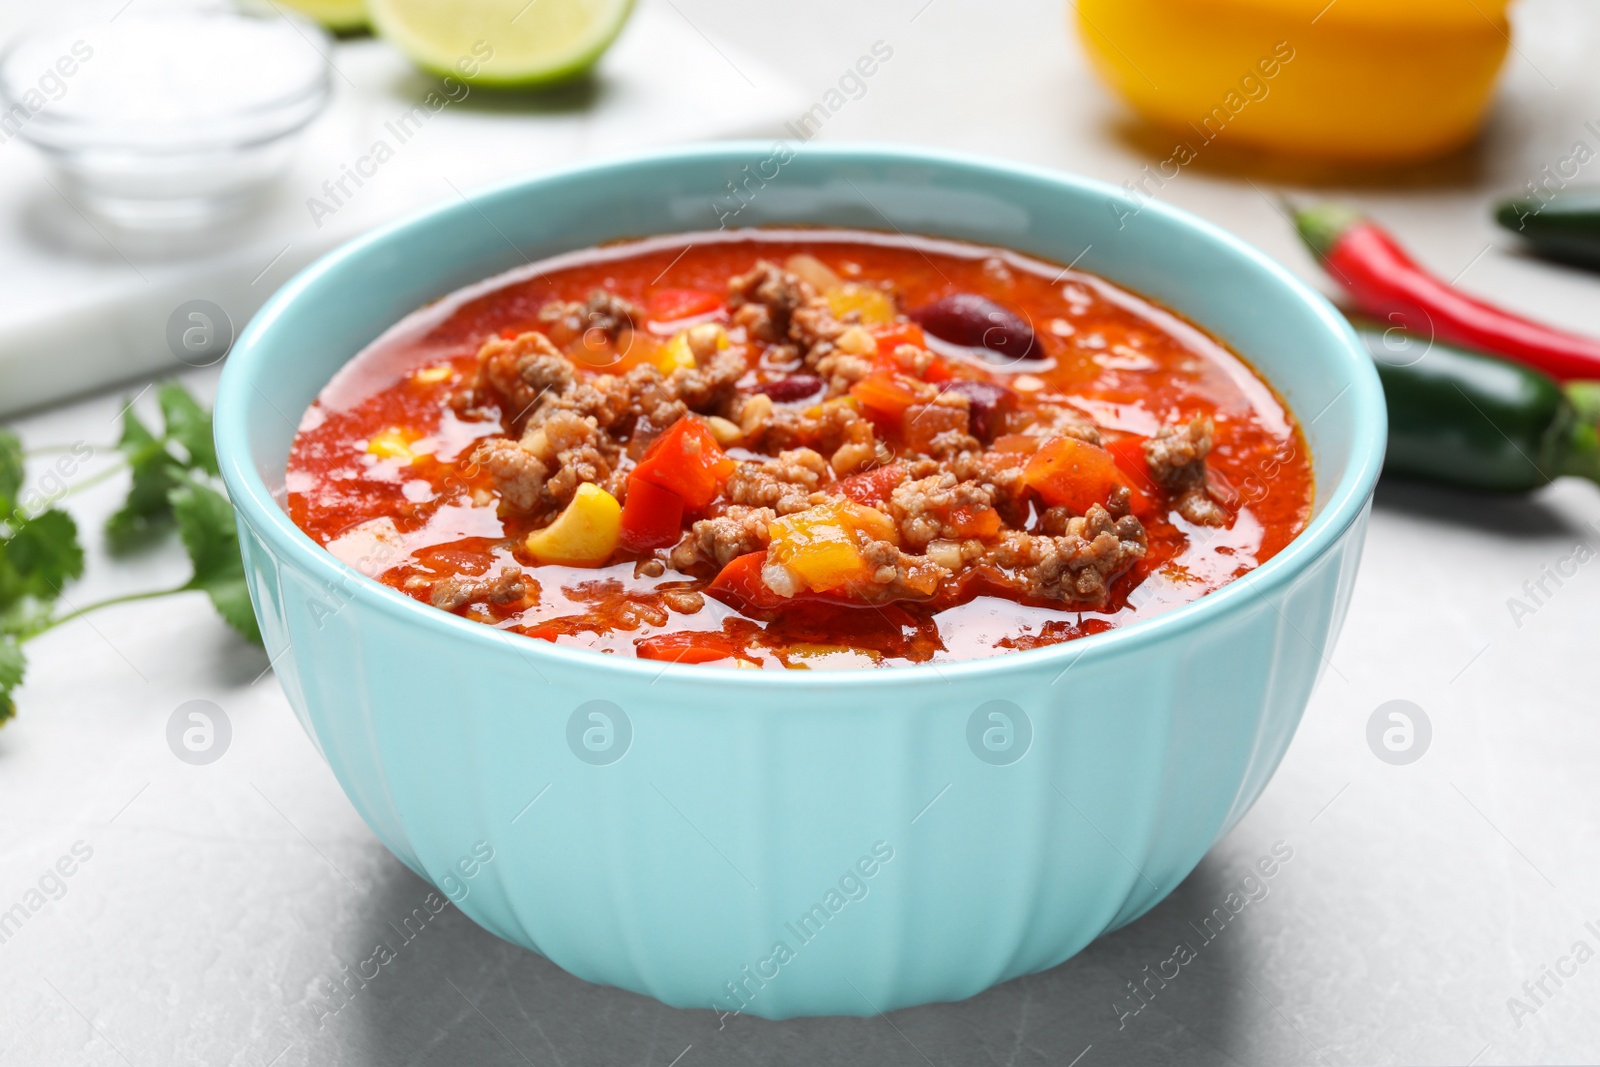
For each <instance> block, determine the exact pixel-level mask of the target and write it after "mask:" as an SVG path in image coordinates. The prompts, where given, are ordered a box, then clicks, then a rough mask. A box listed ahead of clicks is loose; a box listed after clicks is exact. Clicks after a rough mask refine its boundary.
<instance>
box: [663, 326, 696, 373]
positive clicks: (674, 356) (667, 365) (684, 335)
mask: <svg viewBox="0 0 1600 1067" xmlns="http://www.w3.org/2000/svg"><path fill="white" fill-rule="evenodd" d="M655 365H656V366H657V367H659V368H660V369H661V373H662V374H671V373H672V372H673V371H675V370H682V369H684V368H686V367H692V366H694V352H693V350H691V349H690V348H689V331H688V330H679V331H678V332H677V333H675V334H673V335H672V340H670V341H668V342H667V343H666V344H664V345H662V346H661V350H660V351H658V352H657V353H656V356H655Z"/></svg>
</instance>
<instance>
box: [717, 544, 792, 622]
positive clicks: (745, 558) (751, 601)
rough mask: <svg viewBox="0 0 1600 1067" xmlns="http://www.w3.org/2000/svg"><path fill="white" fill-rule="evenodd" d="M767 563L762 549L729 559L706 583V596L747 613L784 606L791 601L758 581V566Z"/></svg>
mask: <svg viewBox="0 0 1600 1067" xmlns="http://www.w3.org/2000/svg"><path fill="white" fill-rule="evenodd" d="M766 562H767V554H766V552H764V551H763V552H747V553H745V554H744V555H742V556H738V557H736V558H734V559H732V560H730V561H729V562H728V564H727V566H725V567H723V568H722V570H721V571H720V572H718V574H717V576H716V578H714V579H712V581H711V584H710V585H708V586H706V590H705V592H706V596H709V597H710V598H711V599H713V600H719V601H721V602H722V603H724V604H726V605H728V606H729V607H730V608H733V609H734V610H735V611H742V612H745V613H746V614H749V613H750V612H752V611H772V610H774V609H776V608H781V607H783V606H784V605H785V604H788V603H790V601H789V600H787V599H785V598H783V597H781V596H779V595H778V594H777V593H774V592H773V591H772V590H771V589H768V588H767V584H766V583H765V582H763V581H762V580H761V568H762V566H763V565H764V564H765V563H766Z"/></svg>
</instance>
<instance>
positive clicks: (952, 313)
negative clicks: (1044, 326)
mask: <svg viewBox="0 0 1600 1067" xmlns="http://www.w3.org/2000/svg"><path fill="white" fill-rule="evenodd" d="M911 318H912V319H913V320H914V321H916V322H917V323H918V324H919V325H920V326H921V327H922V328H923V329H924V330H927V331H928V332H929V333H931V334H933V336H935V337H937V338H939V339H940V340H941V341H948V342H950V343H951V344H955V345H964V346H965V347H967V348H982V349H984V350H986V351H989V352H993V353H995V354H996V355H1001V356H1008V357H1010V358H1011V359H1028V358H1030V357H1033V358H1038V357H1037V356H1036V355H1035V353H1034V336H1033V327H1032V326H1029V325H1028V324H1027V322H1025V321H1024V320H1023V319H1022V318H1021V317H1020V316H1019V315H1017V314H1016V313H1015V312H1013V311H1009V310H1007V309H1006V308H1003V307H1001V306H1000V305H999V304H996V303H995V302H994V301H993V300H990V299H989V298H988V297H986V296H979V295H978V294H976V293H952V294H951V295H949V296H946V297H941V298H939V299H938V300H935V301H934V302H933V303H931V304H929V305H928V306H926V307H924V308H920V309H918V310H916V311H913V312H912V313H911Z"/></svg>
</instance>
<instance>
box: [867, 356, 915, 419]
mask: <svg viewBox="0 0 1600 1067" xmlns="http://www.w3.org/2000/svg"><path fill="white" fill-rule="evenodd" d="M850 395H851V396H853V397H855V398H856V400H857V401H859V402H860V404H861V406H862V407H864V408H866V409H867V411H868V412H869V413H870V414H873V415H876V416H878V417H879V418H881V419H883V420H885V421H887V422H888V423H890V424H891V425H894V426H898V425H899V424H900V419H901V418H902V417H903V416H904V415H905V413H906V409H907V408H909V407H910V406H911V405H913V404H918V403H921V402H922V397H921V396H919V395H918V394H917V392H916V391H915V390H913V389H912V388H911V386H909V385H907V384H906V383H905V382H904V381H903V380H902V379H901V377H900V376H899V375H898V374H895V373H894V372H893V371H885V370H879V371H873V372H872V373H871V374H869V375H867V376H866V377H865V378H863V379H861V380H860V381H859V382H857V383H856V384H854V385H852V386H851V387H850Z"/></svg>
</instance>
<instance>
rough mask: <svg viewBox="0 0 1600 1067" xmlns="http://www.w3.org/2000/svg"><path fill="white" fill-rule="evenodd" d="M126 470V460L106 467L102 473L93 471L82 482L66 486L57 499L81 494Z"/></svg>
mask: <svg viewBox="0 0 1600 1067" xmlns="http://www.w3.org/2000/svg"><path fill="white" fill-rule="evenodd" d="M127 469H128V464H127V461H126V460H124V461H121V462H118V463H113V464H112V465H111V466H109V467H107V468H106V469H105V470H103V471H95V472H94V473H93V474H91V475H89V477H87V478H85V479H83V480H82V481H79V482H73V483H72V484H71V485H69V486H67V491H66V492H64V493H62V494H61V496H60V497H58V498H57V499H60V500H65V499H66V498H67V497H69V496H71V495H72V494H73V493H77V492H81V491H83V490H85V489H88V488H90V487H91V486H95V485H99V484H100V483H101V482H103V481H105V480H106V479H107V478H110V477H112V476H113V475H117V474H121V473H122V472H123V471H125V470H127Z"/></svg>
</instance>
